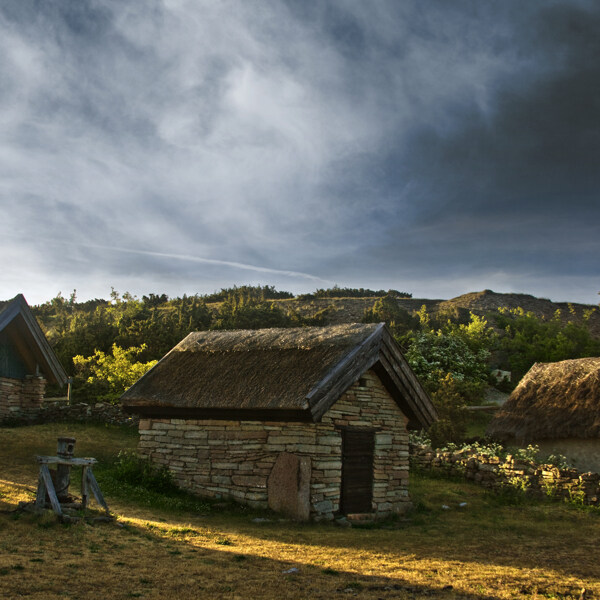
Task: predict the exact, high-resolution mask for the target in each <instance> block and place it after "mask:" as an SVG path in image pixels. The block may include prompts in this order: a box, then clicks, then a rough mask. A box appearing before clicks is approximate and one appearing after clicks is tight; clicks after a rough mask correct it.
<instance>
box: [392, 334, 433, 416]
mask: <svg viewBox="0 0 600 600" xmlns="http://www.w3.org/2000/svg"><path fill="white" fill-rule="evenodd" d="M382 354H383V355H385V356H386V358H387V360H388V364H389V366H390V367H391V369H392V371H393V372H394V373H395V374H396V375H397V377H398V378H399V379H400V380H401V381H403V382H404V384H405V387H407V388H409V389H410V391H411V400H412V403H413V404H414V405H415V409H416V412H417V414H420V415H422V417H423V419H424V421H423V422H422V425H423V426H424V427H428V426H429V425H431V424H432V423H433V421H435V420H436V419H437V411H436V410H435V407H434V406H433V404H432V402H431V399H430V398H429V396H428V395H427V394H426V392H425V390H424V389H423V386H422V385H421V383H420V382H419V380H418V379H417V377H416V375H415V374H414V373H413V371H412V369H411V368H410V365H409V364H408V363H407V362H406V359H405V358H404V356H402V353H401V352H400V349H399V348H398V347H397V345H396V342H395V340H394V339H393V338H392V337H391V336H388V338H387V339H386V338H385V337H384V341H383V345H382ZM413 399H414V400H418V403H417V402H415V401H414V400H413Z"/></svg>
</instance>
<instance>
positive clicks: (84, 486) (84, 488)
mask: <svg viewBox="0 0 600 600" xmlns="http://www.w3.org/2000/svg"><path fill="white" fill-rule="evenodd" d="M89 497H90V487H89V485H88V468H87V467H83V469H82V470H81V508H84V509H85V508H87V504H88V498H89Z"/></svg>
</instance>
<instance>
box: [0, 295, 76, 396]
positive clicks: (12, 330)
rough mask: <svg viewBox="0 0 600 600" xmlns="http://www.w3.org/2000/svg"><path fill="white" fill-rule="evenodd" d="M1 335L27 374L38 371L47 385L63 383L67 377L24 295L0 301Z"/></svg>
mask: <svg viewBox="0 0 600 600" xmlns="http://www.w3.org/2000/svg"><path fill="white" fill-rule="evenodd" d="M0 336H6V337H7V338H8V339H9V340H10V342H11V343H12V345H14V347H15V348H16V350H17V352H18V353H19V356H20V357H21V359H22V360H23V361H24V363H25V365H26V366H27V368H28V369H29V372H30V373H35V372H36V371H37V369H38V368H40V369H41V371H42V373H43V374H44V376H45V378H46V380H47V381H48V382H50V383H58V384H59V385H61V386H62V385H64V384H65V383H66V381H67V374H66V373H65V370H64V369H63V367H62V365H61V364H60V362H59V361H58V358H57V357H56V355H55V354H54V351H53V350H52V348H51V347H50V344H49V343H48V340H47V339H46V336H45V335H44V332H43V331H42V329H41V327H40V326H39V324H38V322H37V320H36V318H35V317H34V316H33V313H32V312H31V309H30V308H29V304H27V301H26V300H25V297H24V296H23V294H18V295H17V296H15V297H14V298H13V299H12V300H7V301H2V302H0Z"/></svg>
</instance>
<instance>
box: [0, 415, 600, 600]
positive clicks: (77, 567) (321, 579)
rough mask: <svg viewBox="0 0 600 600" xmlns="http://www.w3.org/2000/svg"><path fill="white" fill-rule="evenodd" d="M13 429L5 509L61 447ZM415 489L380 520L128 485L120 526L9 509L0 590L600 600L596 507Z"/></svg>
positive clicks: (439, 487)
mask: <svg viewBox="0 0 600 600" xmlns="http://www.w3.org/2000/svg"><path fill="white" fill-rule="evenodd" d="M34 430H35V431H34ZM6 431H7V430H6V429H0V439H4V437H3V436H4V434H5V432H6ZM8 431H10V432H12V435H13V437H12V442H13V445H12V447H10V448H9V447H7V445H6V444H1V445H0V460H2V461H4V460H5V459H6V458H7V457H8V456H12V459H11V460H12V464H13V467H11V472H12V473H13V475H11V476H10V477H8V476H6V475H5V474H4V472H2V475H1V476H0V478H1V481H0V494H1V496H0V508H2V509H5V510H6V509H9V510H10V509H12V508H14V507H15V506H16V504H17V502H18V501H19V500H30V499H32V491H31V490H35V481H36V475H35V471H36V469H35V467H34V469H30V468H29V467H26V464H25V463H26V462H27V460H30V458H28V457H30V456H32V454H35V453H40V451H38V450H36V449H35V447H36V443H37V444H39V445H40V446H42V445H45V447H48V446H50V451H53V449H52V443H51V442H52V440H51V439H44V438H51V437H52V436H54V437H56V436H55V433H56V432H55V430H54V429H53V428H51V427H49V426H42V427H38V428H35V427H31V428H20V429H11V430H8ZM62 432H64V430H61V433H62ZM20 434H22V437H23V444H22V445H21V443H20V439H19V438H20V437H21V435H20ZM73 435H74V437H77V438H78V437H81V439H82V440H83V439H85V438H86V436H88V435H89V436H91V437H93V438H94V441H93V444H95V450H96V451H95V450H94V449H91V450H89V451H87V452H86V454H88V455H92V456H94V454H96V455H99V454H101V453H102V452H104V456H105V458H106V460H107V461H108V460H109V459H110V456H109V453H108V452H106V446H109V445H110V446H111V447H116V446H119V445H120V446H121V447H123V446H129V447H132V446H133V444H132V443H131V442H132V438H131V435H130V434H128V433H126V432H122V431H119V430H111V429H105V428H104V429H103V428H95V429H88V431H87V433H86V431H84V430H83V429H81V430H79V431H78V432H77V433H74V434H73ZM33 439H37V440H38V442H35V443H34V442H33ZM119 439H121V442H118V440H119ZM90 443H91V442H90ZM103 443H104V444H105V446H104V448H102V445H103ZM23 448H24V450H22V449H23ZM76 448H77V447H76ZM46 452H47V451H46V450H44V453H46ZM21 453H24V454H23V458H22V459H17V457H16V456H15V455H20V454H21ZM48 453H49V452H48ZM77 454H78V455H80V454H79V452H77ZM81 455H83V452H82V454H81ZM18 464H21V465H22V470H21V471H19V469H18V468H17V466H16V465H18ZM411 488H412V496H413V500H414V502H415V510H414V511H413V513H412V514H411V515H409V517H408V518H406V519H397V520H391V521H389V522H387V523H384V524H382V525H381V526H378V527H376V528H371V529H368V528H365V529H357V528H352V529H343V528H339V527H336V526H334V525H315V524H298V523H292V522H289V521H280V520H279V519H278V517H276V516H273V515H268V514H265V515H263V516H264V517H266V518H269V519H270V520H268V521H262V522H260V523H255V522H253V520H252V517H253V516H254V513H252V514H248V513H245V512H244V511H236V510H231V509H230V510H229V511H228V512H227V513H221V512H219V508H214V507H211V508H210V510H204V511H202V512H201V513H198V512H197V511H187V512H186V511H185V510H182V509H181V507H180V508H179V509H177V510H171V509H170V508H169V506H168V503H167V504H166V505H165V506H154V505H153V506H152V507H150V508H149V507H148V506H147V505H145V504H144V503H143V502H138V501H137V500H136V499H135V497H134V498H131V497H130V496H128V494H127V493H123V494H121V495H117V494H115V495H112V494H108V493H106V497H107V501H108V503H109V506H110V507H111V509H112V510H113V511H114V512H115V514H116V515H117V516H118V524H101V525H96V526H91V525H89V524H85V523H80V524H76V525H71V526H65V525H61V524H59V523H57V521H56V519H55V518H54V516H53V515H52V514H51V513H48V514H46V515H44V516H42V517H36V516H34V515H30V514H23V515H21V516H18V515H17V514H16V513H5V514H1V515H0V597H3V598H17V597H21V595H26V596H28V597H31V598H40V599H41V598H44V599H46V598H48V599H53V598H97V597H103V598H131V597H140V598H178V599H181V600H186V599H187V598H240V599H246V598H266V599H275V598H323V599H325V598H336V597H340V598H343V597H347V596H351V597H356V598H369V599H373V600H374V599H376V598H414V597H420V596H424V595H433V596H435V597H436V598H437V597H439V598H473V599H474V598H482V597H493V598H517V597H518V598H534V597H538V598H543V597H547V598H552V597H555V598H566V597H571V598H579V597H580V594H581V589H582V588H586V590H588V591H587V594H588V595H587V596H586V598H590V597H600V567H599V566H598V558H597V557H598V551H597V540H598V539H600V514H599V512H598V511H597V510H596V511H594V510H583V509H577V508H574V507H570V506H567V505H564V504H560V503H550V502H541V503H540V502H536V501H531V500H526V499H525V500H521V499H518V498H515V497H511V496H498V495H492V494H489V493H487V492H486V491H485V490H483V489H481V488H479V487H477V486H475V485H470V484H466V483H461V482H457V481H452V480H445V479H438V478H432V477H430V476H427V475H422V474H421V475H420V474H416V475H415V476H413V478H412V483H411ZM464 502H466V503H467V505H466V506H464V507H462V508H461V507H460V504H461V503H464ZM442 506H448V507H449V508H448V509H445V508H442ZM290 569H297V572H294V571H292V572H289V573H286V571H290ZM448 586H452V587H451V588H448ZM590 594H591V595H590Z"/></svg>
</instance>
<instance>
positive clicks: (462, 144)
mask: <svg viewBox="0 0 600 600" xmlns="http://www.w3.org/2000/svg"><path fill="white" fill-rule="evenodd" d="M598 31H600V3H599V2H597V0H562V1H561V0H531V1H529V2H522V1H521V0H518V1H517V0H486V1H484V0H471V1H467V0H454V1H453V2H447V1H446V0H426V1H424V0H403V1H402V2H398V1H397V0H373V1H372V2H364V0H337V1H330V0H260V1H248V0H210V1H208V0H145V1H144V2H139V0H112V1H109V0H104V1H96V0H63V1H61V2H47V0H38V1H35V0H3V2H2V3H0V219H1V234H0V264H1V265H2V266H1V268H0V299H8V298H10V297H12V296H14V295H16V294H17V293H23V294H24V295H25V297H26V298H27V300H28V301H29V302H30V303H31V304H37V303H41V302H44V301H47V300H49V299H51V298H52V297H54V296H56V295H57V293H58V292H62V294H63V295H64V296H66V297H68V296H69V295H70V294H71V292H72V291H73V290H77V298H78V299H79V300H85V299H89V298H96V297H97V298H107V297H108V296H109V295H110V291H111V288H115V289H116V290H117V291H119V292H120V293H123V292H125V291H128V292H130V293H132V294H134V295H138V296H140V297H141V295H143V294H148V293H167V294H168V295H169V296H172V297H173V296H180V295H182V294H184V293H185V294H188V295H192V294H196V293H199V294H203V293H210V292H213V291H215V290H219V289H221V288H222V287H230V286H233V285H243V284H261V285H274V286H275V287H276V288H277V289H281V290H288V291H291V292H294V293H300V292H308V291H313V290H315V289H317V288H322V287H331V286H333V285H339V286H342V287H346V286H347V287H368V288H374V289H389V288H392V289H396V290H399V291H405V292H410V293H412V294H413V296H414V297H420V298H451V297H455V296H458V295H460V294H462V293H466V292H471V291H478V290H483V289H493V290H494V291H497V292H523V293H530V294H534V295H536V296H541V297H546V298H551V299H552V300H555V301H574V302H583V303H588V304H596V303H598V301H599V300H600V297H599V296H598V292H599V291H600V260H599V257H600V194H599V192H600V59H599V57H600V36H599V35H598Z"/></svg>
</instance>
